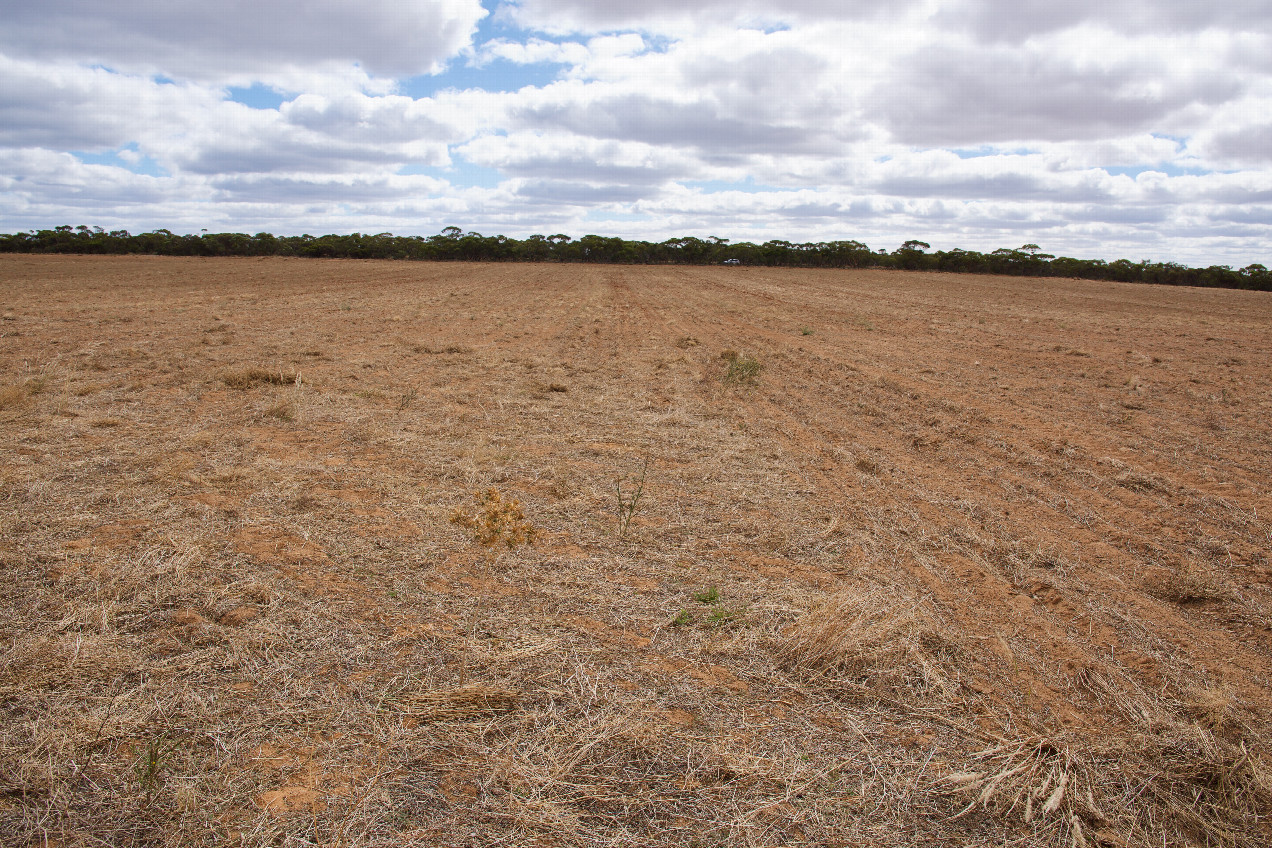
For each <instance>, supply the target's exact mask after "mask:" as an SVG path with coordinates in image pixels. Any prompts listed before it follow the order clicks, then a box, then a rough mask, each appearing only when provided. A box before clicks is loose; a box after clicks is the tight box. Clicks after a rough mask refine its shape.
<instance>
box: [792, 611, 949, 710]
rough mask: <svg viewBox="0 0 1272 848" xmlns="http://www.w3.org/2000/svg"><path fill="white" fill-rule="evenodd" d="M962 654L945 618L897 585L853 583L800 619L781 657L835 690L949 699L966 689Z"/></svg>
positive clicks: (804, 673)
mask: <svg viewBox="0 0 1272 848" xmlns="http://www.w3.org/2000/svg"><path fill="white" fill-rule="evenodd" d="M958 654H959V651H958V649H957V647H956V645H955V643H954V641H953V640H952V639H951V638H950V637H949V636H948V635H947V634H946V633H945V632H943V628H942V627H941V625H940V616H939V615H937V613H936V611H935V610H933V609H932V607H931V605H930V604H929V603H927V602H925V601H923V600H918V599H915V598H913V597H908V596H907V595H906V593H905V591H904V590H903V589H900V588H899V587H896V586H850V587H847V588H844V589H841V590H839V591H838V592H836V593H835V594H834V595H832V596H830V597H829V598H827V599H826V600H825V601H823V602H822V603H820V604H819V605H818V606H817V607H815V608H814V609H812V610H811V611H809V612H808V613H807V614H806V615H804V616H801V617H800V618H799V619H798V620H797V621H796V622H795V623H794V624H792V625H791V626H790V627H789V628H787V630H786V631H785V632H784V633H783V634H782V639H781V642H780V643H779V645H778V647H777V655H778V657H779V658H780V660H781V661H782V663H783V665H785V666H786V667H787V668H789V669H791V670H792V671H793V672H795V673H797V674H801V675H807V676H808V677H809V678H810V679H812V680H815V681H822V682H825V683H828V684H830V685H832V686H834V685H847V686H850V687H855V688H860V689H863V690H866V691H874V692H878V693H881V694H886V695H890V696H896V695H901V696H902V697H912V696H918V697H922V698H936V699H941V700H945V699H948V698H950V697H951V696H952V695H954V694H955V693H956V692H958V690H959V682H958V671H957V666H958Z"/></svg>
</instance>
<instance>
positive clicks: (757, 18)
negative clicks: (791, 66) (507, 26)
mask: <svg viewBox="0 0 1272 848" xmlns="http://www.w3.org/2000/svg"><path fill="white" fill-rule="evenodd" d="M915 5H918V2H917V0H892V2H885V0H856V2H836V1H835V0H785V2H782V3H774V2H771V0H644V2H641V3H631V2H627V0H517V2H509V3H505V4H503V5H502V6H501V8H500V11H499V12H498V13H497V14H499V15H500V16H501V17H505V18H507V19H510V20H513V21H515V22H517V23H518V24H520V25H522V26H525V27H528V28H533V29H538V30H540V31H542V32H604V31H612V30H620V29H635V30H642V31H646V32H668V31H676V30H682V29H684V28H686V27H699V28H700V27H704V26H710V27H719V26H724V25H729V26H735V25H746V26H757V27H763V26H775V25H779V24H784V23H790V22H795V21H814V22H815V21H824V20H828V19H832V20H834V19H837V20H853V19H860V18H866V17H870V16H873V15H876V14H879V13H880V12H883V11H888V12H891V13H892V14H897V13H899V12H901V11H903V10H904V9H905V8H907V7H910V6H915Z"/></svg>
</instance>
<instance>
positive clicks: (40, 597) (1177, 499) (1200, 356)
mask: <svg viewBox="0 0 1272 848" xmlns="http://www.w3.org/2000/svg"><path fill="white" fill-rule="evenodd" d="M0 264H3V265H4V268H3V269H0V270H3V271H4V275H3V276H4V279H5V280H6V285H7V286H8V288H7V289H6V296H7V297H8V298H9V301H10V302H11V306H10V307H7V308H11V309H12V313H13V315H14V318H13V320H12V322H7V323H6V333H4V334H3V335H0V368H3V369H4V373H6V374H8V375H10V376H9V377H7V378H6V383H5V385H4V386H3V387H0V452H2V454H3V457H4V462H3V463H0V592H2V593H3V598H4V602H3V603H4V608H3V611H4V615H3V616H0V844H2V845H5V846H8V845H15V846H22V848H26V847H27V846H35V845H41V846H43V845H46V844H47V845H60V846H100V845H120V846H141V845H146V846H152V845H167V846H217V848H224V847H225V846H261V845H276V846H288V848H299V846H304V845H324V846H350V848H351V847H352V846H386V848H387V846H434V845H467V844H491V845H518V846H520V845H553V846H555V845H578V846H589V848H591V846H607V845H612V846H620V845H621V846H685V845H695V844H696V845H702V846H706V845H721V846H724V845H729V846H732V845H739V846H742V845H745V846H779V845H780V846H791V845H826V846H836V845H839V846H846V845H884V846H886V845H895V846H902V845H917V844H924V845H927V844H933V845H936V844H945V845H1004V844H1012V845H1035V846H1072V845H1089V846H1095V845H1105V846H1145V847H1147V846H1160V845H1163V844H1166V845H1172V846H1174V845H1180V846H1188V845H1196V846H1251V848H1253V846H1261V845H1266V844H1269V843H1272V831H1270V830H1269V815H1272V801H1270V794H1269V772H1270V770H1272V762H1270V758H1269V754H1268V751H1269V750H1272V738H1270V735H1272V695H1270V694H1269V692H1272V685H1270V683H1272V660H1270V657H1272V628H1270V626H1269V624H1268V622H1269V621H1270V620H1272V563H1270V562H1269V555H1268V551H1269V550H1270V549H1272V524H1269V522H1268V521H1267V516H1268V513H1269V510H1272V500H1270V498H1272V492H1269V490H1268V484H1267V481H1268V480H1270V479H1272V432H1270V431H1269V424H1268V419H1267V417H1266V416H1265V415H1263V414H1262V411H1264V410H1265V409H1266V408H1268V406H1269V405H1272V384H1270V381H1269V376H1268V375H1269V374H1272V359H1270V357H1272V354H1270V353H1269V351H1272V321H1269V319H1268V317H1267V316H1268V315H1270V314H1272V309H1269V308H1268V307H1269V303H1268V299H1267V296H1266V295H1260V294H1256V293H1250V292H1236V291H1226V292H1219V291H1200V290H1163V289H1158V288H1154V287H1123V286H1106V285H1099V284H1094V283H1079V282H1073V281H1054V280H1044V281H1027V284H1022V281H1020V280H1016V279H990V278H976V277H969V276H958V277H952V278H947V277H944V276H941V275H904V274H889V273H885V272H863V273H840V272H825V273H823V272H792V271H781V270H766V269H751V270H750V271H748V273H746V274H742V275H739V274H738V273H736V271H732V272H725V271H724V269H711V268H703V269H681V268H618V267H614V268H609V267H605V268H599V267H597V268H594V267H587V268H582V267H579V268H575V267H559V266H546V265H545V266H508V265H500V266H480V265H466V264H444V265H442V264H439V265H424V264H406V263H348V262H291V261H282V260H265V261H257V260H244V261H237V260H234V261H225V262H219V261H215V262H210V261H197V262H196V261H185V260H161V259H154V258H102V259H92V258H76V257H0ZM527 291H533V292H534V293H535V297H534V298H528V297H526V292H527ZM104 292H109V293H110V297H103V296H102V295H103V293H104ZM845 304H851V309H847V308H846V307H845ZM812 316H815V317H816V322H815V323H816V333H814V334H810V335H802V334H800V333H796V332H794V330H795V329H797V328H799V327H800V326H801V325H802V324H804V323H805V322H809V321H810V320H811V317H812ZM1212 325H1213V326H1212ZM1220 327H1222V332H1221V333H1220V332H1219V331H1218V328H1220ZM205 328H213V329H212V330H209V331H207V332H205V331H204V329H205ZM386 328H388V332H386ZM1219 336H1222V339H1220V338H1219ZM54 341H56V342H57V344H53V342H54ZM729 349H732V350H734V351H735V353H734V354H733V355H732V357H728V358H724V359H722V358H721V357H720V356H719V355H718V354H717V352H718V351H721V350H729ZM742 349H745V350H752V351H759V352H761V356H760V358H762V360H763V364H764V370H763V372H762V377H761V378H760V379H755V380H752V381H749V382H748V381H746V380H738V381H733V382H730V381H729V380H728V369H729V368H730V366H731V364H732V363H737V362H740V361H742V360H744V359H745V358H746V357H744V356H743V354H740V353H736V351H737V350H742ZM1079 351H1080V352H1081V354H1082V355H1078V354H1077V353H1076V352H1079ZM755 361H756V362H757V364H758V362H759V358H757V359H756V360H755ZM266 366H267V367H266ZM302 372H303V374H304V379H303V381H302V380H301V378H300V374H301V373H302ZM757 373H759V372H757ZM752 376H754V375H752ZM741 386H744V387H745V389H744V390H743V389H740V388H739V387H741ZM561 389H566V391H562V390H561ZM1131 407H1133V409H1131ZM1216 416H1218V417H1216ZM1219 419H1222V420H1221V421H1220V423H1221V424H1222V427H1218V426H1216V423H1215V422H1216V421H1219ZM645 467H647V468H648V474H647V476H645V477H643V478H641V477H640V475H639V470H640V469H641V468H645ZM638 481H639V482H638ZM616 483H618V485H617V486H616ZM637 491H639V492H640V494H639V496H638V497H637V496H636V492H637ZM474 493H476V494H474ZM616 510H617V515H616ZM616 519H617V521H616ZM529 542H533V544H527V543H529Z"/></svg>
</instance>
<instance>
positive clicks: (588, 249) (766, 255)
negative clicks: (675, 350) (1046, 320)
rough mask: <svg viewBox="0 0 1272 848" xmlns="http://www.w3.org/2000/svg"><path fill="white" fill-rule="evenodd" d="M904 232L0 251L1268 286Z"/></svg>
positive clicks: (64, 242) (2, 243) (88, 240)
mask: <svg viewBox="0 0 1272 848" xmlns="http://www.w3.org/2000/svg"><path fill="white" fill-rule="evenodd" d="M930 251H931V246H930V245H929V244H927V243H926V242H922V241H917V240H911V241H907V242H905V244H903V245H901V246H900V247H899V248H897V249H896V250H894V251H892V252H890V253H889V252H887V251H885V250H877V251H875V250H871V249H870V248H869V247H867V246H866V245H864V244H862V243H861V242H859V241H822V242H805V243H794V242H789V241H781V240H774V241H766V242H764V243H763V244H754V243H752V242H737V243H731V242H730V241H729V240H728V239H721V238H715V237H712V238H706V239H700V238H695V237H693V236H685V237H680V238H671V239H667V240H666V241H661V242H647V241H631V240H628V239H622V238H613V237H606V236H596V235H587V236H583V237H582V238H578V239H574V238H571V237H570V236H567V235H564V234H560V233H558V234H556V235H550V236H545V235H532V236H528V237H526V238H524V239H514V238H508V237H507V236H484V235H482V234H481V233H475V232H464V231H463V230H461V229H460V228H459V227H447V228H446V229H444V230H442V231H441V233H439V234H438V235H435V236H395V235H393V234H392V233H376V234H375V235H368V234H363V233H351V234H349V235H325V236H311V235H302V236H275V235H271V234H270V233H257V234H256V235H247V234H245V233H206V232H205V233H201V234H199V235H177V234H175V233H173V232H171V231H169V230H164V229H160V230H155V231H153V232H149V233H142V234H140V235H133V234H131V233H129V232H128V231H127V230H111V231H109V232H107V231H105V230H103V229H102V228H101V227H87V226H79V227H71V226H69V225H67V226H61V227H55V228H54V229H51V230H29V231H27V232H20V233H11V234H0V253H87V254H114V255H120V254H154V255H160V256H300V257H312V258H330V259H403V260H419V261H436V262H445V261H467V262H594V263H611V264H629V265H659V264H676V265H719V264H722V263H727V264H730V265H758V266H764V267H787V268H897V269H902V270H907V271H950V272H957V273H971V274H1007V275H1014V276H1029V277H1077V278H1081V279H1088V280H1110V281H1116V282H1123V283H1158V284H1163V285H1173V286H1207V287H1212V288H1235V289H1253V290H1258V291H1272V273H1270V272H1269V271H1268V269H1267V268H1266V267H1264V266H1263V265H1261V264H1258V263H1255V264H1252V265H1248V266H1246V267H1244V268H1239V269H1234V268H1232V267H1231V266H1228V265H1211V266H1209V267H1207V268H1190V267H1188V266H1186V265H1180V264H1178V263H1175V262H1149V261H1147V260H1145V261H1142V262H1131V261H1130V260H1127V259H1118V260H1115V261H1111V262H1110V261H1105V260H1103V259H1074V258H1071V257H1068V256H1054V255H1052V254H1049V253H1043V252H1042V250H1041V248H1039V247H1038V245H1036V244H1026V245H1022V246H1021V247H1018V248H999V249H998V250H995V251H992V252H990V253H979V252H977V251H974V250H961V249H958V248H955V249H953V250H937V251H931V252H930Z"/></svg>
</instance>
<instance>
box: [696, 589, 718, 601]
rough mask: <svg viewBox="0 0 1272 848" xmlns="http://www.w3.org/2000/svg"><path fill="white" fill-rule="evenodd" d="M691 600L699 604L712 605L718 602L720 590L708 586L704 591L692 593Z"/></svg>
mask: <svg viewBox="0 0 1272 848" xmlns="http://www.w3.org/2000/svg"><path fill="white" fill-rule="evenodd" d="M693 599H694V600H695V601H697V602H698V603H700V604H714V603H718V602H719V600H720V590H719V589H717V588H716V587H715V586H708V587H707V588H705V589H699V590H698V591H697V592H694V593H693Z"/></svg>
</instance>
